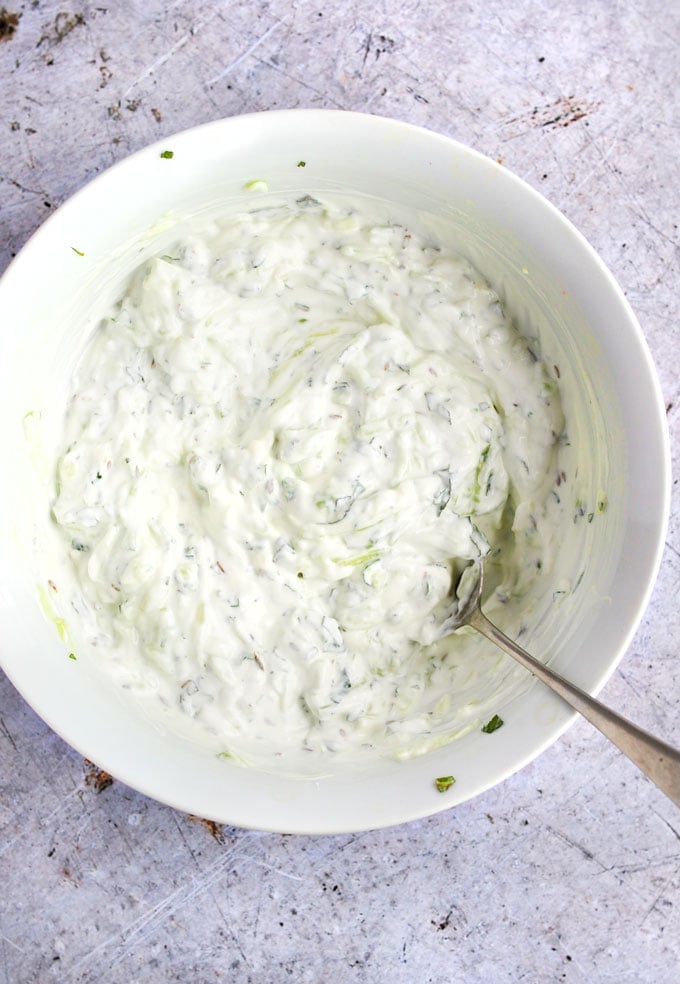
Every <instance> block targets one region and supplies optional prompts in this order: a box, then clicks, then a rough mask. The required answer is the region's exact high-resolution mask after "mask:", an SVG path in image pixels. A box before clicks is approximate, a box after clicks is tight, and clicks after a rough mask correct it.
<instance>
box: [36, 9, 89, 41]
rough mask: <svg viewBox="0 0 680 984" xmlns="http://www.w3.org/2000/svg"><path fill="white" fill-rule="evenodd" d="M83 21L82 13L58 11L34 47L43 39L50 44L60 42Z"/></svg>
mask: <svg viewBox="0 0 680 984" xmlns="http://www.w3.org/2000/svg"><path fill="white" fill-rule="evenodd" d="M84 23H85V18H84V16H83V15H82V14H67V13H64V12H63V11H62V12H60V13H58V14H57V16H56V17H55V18H54V23H53V25H52V28H51V30H49V31H47V32H46V33H45V34H43V35H42V36H41V38H40V40H39V41H38V43H37V45H36V48H39V47H40V45H41V44H42V43H43V41H46V42H47V43H48V44H50V45H54V44H60V43H61V42H62V41H63V40H64V38H66V37H68V35H69V34H70V33H71V31H74V30H75V29H76V27H79V26H80V25H81V24H84Z"/></svg>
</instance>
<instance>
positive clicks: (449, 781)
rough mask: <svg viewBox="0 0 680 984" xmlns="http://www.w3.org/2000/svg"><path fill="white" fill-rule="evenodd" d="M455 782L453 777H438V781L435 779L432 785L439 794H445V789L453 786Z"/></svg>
mask: <svg viewBox="0 0 680 984" xmlns="http://www.w3.org/2000/svg"><path fill="white" fill-rule="evenodd" d="M455 781H456V780H455V779H454V777H453V776H440V777H439V779H435V781H434V784H435V786H436V787H437V789H438V790H439V792H440V793H445V792H446V790H447V789H450V788H451V786H453V784H454V783H455Z"/></svg>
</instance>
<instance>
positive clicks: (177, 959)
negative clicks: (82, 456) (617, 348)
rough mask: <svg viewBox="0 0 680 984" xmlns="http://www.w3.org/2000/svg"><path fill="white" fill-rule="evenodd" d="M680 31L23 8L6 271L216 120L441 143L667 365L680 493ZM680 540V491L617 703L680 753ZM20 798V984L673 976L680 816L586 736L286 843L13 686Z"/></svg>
mask: <svg viewBox="0 0 680 984" xmlns="http://www.w3.org/2000/svg"><path fill="white" fill-rule="evenodd" d="M679 14H680V8H679V6H678V4H677V2H675V3H674V2H669V0H638V2H637V3H634V4H633V3H629V2H622V0H590V2H588V0H562V2H561V3H560V4H549V3H547V2H546V0H526V2H519V3H513V2H508V0H488V2H486V3H477V4H472V3H463V2H460V0H449V2H446V0H432V2H429V3H427V2H422V3H419V2H416V0H401V2H389V0H377V2H374V3H371V4H367V3H361V2H359V0H346V2H344V3H342V4H338V5H337V6H331V5H322V4H321V3H319V2H305V0H293V2H292V3H291V2H284V0H272V2H264V0H234V2H231V3H227V2H223V3H220V2H216V0H197V2H187V0H175V2H165V3H162V2H159V0H146V2H143V3H142V2H132V0H122V2H114V0H108V2H107V0H101V5H97V4H95V3H91V2H85V0H70V2H64V3H51V2H47V0H44V2H36V0H33V2H24V3H19V2H12V0H8V6H7V7H2V8H1V9H0V134H1V135H2V136H1V140H0V269H4V267H5V266H6V265H7V263H8V262H9V260H10V257H11V256H12V255H13V254H14V253H15V252H16V251H17V250H18V249H20V247H21V246H22V244H23V243H24V242H25V241H26V239H27V238H28V236H29V235H30V233H31V232H32V231H33V230H34V229H36V228H37V227H38V226H39V225H40V224H41V222H42V221H43V220H44V218H45V217H46V216H47V215H48V214H49V212H50V211H51V210H52V209H54V208H55V207H56V206H58V205H59V203H60V202H63V201H64V200H65V199H66V198H68V197H69V195H71V194H72V193H73V192H74V191H75V190H76V189H77V188H79V187H81V186H82V185H83V184H84V183H85V182H86V181H88V180H89V179H90V178H92V177H93V176H94V175H95V174H97V173H99V172H100V171H102V170H103V169H105V168H106V167H107V166H108V165H110V164H112V163H114V162H115V161H117V160H120V159H121V158H122V157H124V156H125V155H127V154H128V153H129V152H130V151H133V150H136V149H137V148H139V147H142V146H143V145H145V144H146V143H149V142H151V141H152V140H154V139H156V138H157V137H161V136H163V135H166V134H171V133H173V132H175V131H177V130H180V129H183V128H185V127H188V126H192V125H194V124H196V123H201V122H204V121H207V120H212V119H217V118H219V117H223V116H230V115H233V114H236V113H241V112H248V111H253V110H264V109H272V108H276V107H295V106H306V107H314V106H318V107H340V108H343V109H353V110H361V111H369V112H373V113H379V114H384V115H389V116H394V117H397V118H399V119H403V120H408V121H410V122H414V123H420V124H423V125H425V126H428V127H431V128H433V129H435V130H439V131H441V132H442V133H446V134H449V135H451V136H454V137H457V138H458V139H460V140H462V141H464V142H466V143H468V144H471V145H473V146H474V147H476V148H477V149H479V150H481V151H483V152H484V153H486V154H488V155H489V156H491V157H494V158H498V159H500V160H502V161H503V163H504V164H505V165H507V166H508V167H509V168H511V169H512V170H513V171H515V172H516V173H517V174H519V175H520V176H521V177H523V178H525V179H526V180H527V181H529V182H530V183H531V184H533V185H534V186H535V187H537V188H538V189H539V190H540V191H541V192H543V193H544V194H545V195H546V196H547V197H548V198H550V199H551V200H552V201H553V202H554V203H555V204H556V205H557V206H558V207H559V208H560V209H562V210H563V211H564V212H565V213H566V215H567V216H568V217H569V218H570V219H571V220H572V221H573V222H574V223H575V224H576V225H577V226H578V228H580V229H581V231H582V232H583V233H585V235H586V236H587V237H588V239H589V240H590V241H591V243H593V245H594V246H595V248H596V249H597V250H598V251H599V253H600V254H601V256H602V257H603V258H604V260H605V262H606V263H607V264H608V265H609V267H610V268H611V270H612V271H613V272H614V274H615V276H616V277H617V279H618V280H619V282H620V283H621V285H622V286H623V288H624V290H625V291H626V293H627V295H628V297H629V299H630V301H631V303H632V304H633V307H634V309H635V310H636V313H637V315H638V317H639V319H640V321H641V324H642V326H643V329H644V331H645V334H646V336H647V339H648V342H649V345H650V347H651V349H652V352H653V354H654V357H655V359H656V362H657V366H658V369H659V375H660V378H661V383H662V386H663V390H664V396H665V399H666V403H667V406H668V419H669V423H670V427H671V436H672V442H673V453H674V464H675V466H676V467H675V473H676V474H677V455H678V447H679V446H680V442H679V441H678V436H679V434H678V430H679V427H678V420H679V419H680V407H679V405H678V402H679V394H678V389H679V383H678V378H679V372H678V368H679V366H678V362H679V359H678V354H679V350H680V345H679V343H678V321H677V316H678V303H677V296H678V291H677V286H678V263H677V260H678V246H677V244H678V227H677V222H678V219H679V216H678V213H679V209H678V205H679V203H680V192H679V184H678V179H677V169H678V146H679V138H678V128H679V125H680V114H679V113H678V106H679V102H680V100H679V92H680V86H679V82H680V79H679V76H678V52H679V47H680V46H679V42H680V15H679ZM14 15H16V16H14ZM36 289H39V284H38V285H36ZM0 330H3V331H6V330H9V326H7V325H4V324H2V312H0ZM6 468H7V464H5V469H6ZM3 480H7V472H6V471H5V473H4V475H3ZM675 482H677V479H675ZM679 518H680V517H679V498H678V492H677V485H674V486H673V505H672V514H671V522H670V528H669V534H668V542H667V547H666V550H665V553H664V558H663V563H662V567H661V574H660V577H659V580H658V583H657V586H656V590H655V593H654V596H653V599H652V603H651V605H650V607H649V610H648V612H647V616H646V618H645V620H644V622H643V624H642V626H641V628H640V630H639V632H638V633H637V636H636V638H635V640H634V642H633V644H632V646H631V648H630V651H629V652H628V654H627V656H626V658H625V660H624V662H623V663H622V665H621V669H620V670H619V671H618V672H617V673H616V675H615V676H614V678H613V679H612V681H611V682H610V683H609V685H608V686H607V687H606V689H605V691H604V694H603V696H604V697H605V699H606V700H607V701H609V702H610V703H611V704H613V705H615V706H616V707H618V708H620V709H621V710H622V711H623V712H624V713H626V714H628V715H629V716H631V717H633V718H634V719H636V720H638V721H639V722H640V723H642V724H643V725H645V726H647V727H648V728H650V729H651V730H653V731H656V732H658V733H660V734H663V735H665V736H666V737H668V738H669V739H672V740H674V741H675V742H676V743H680V723H679V721H678V697H679V695H680V666H679V660H678V635H679V631H678V630H679V629H680V615H679V613H678V600H677V599H678V589H679V587H680V552H679V551H680V537H679ZM1 646H2V640H0V647H1ZM0 786H1V789H0V831H1V832H0V980H2V981H5V982H7V984H17V982H24V981H25V982H34V981H39V982H43V981H44V982H53V981H57V982H62V981H64V982H70V981H74V982H75V981H78V982H121V984H122V982H126V984H127V982H132V981H143V982H147V981H150V982H156V981H158V982H161V981H181V982H207V981H213V980H225V981H234V982H241V981H243V982H245V981H253V982H269V981H271V982H278V981H287V980H291V981H296V982H297V981H309V982H326V981H333V982H336V981H337V982H345V981H351V982H354V981H356V982H374V981H375V982H379V981H385V980H389V981H391V982H394V984H398V982H408V984H410V982H437V984H439V982H442V984H443V982H459V981H464V982H471V984H476V982H482V981H485V982H486V981H491V982H516V981H527V982H531V984H534V982H553V981H555V982H557V981H567V982H581V981H583V982H586V981H587V982H588V984H597V982H612V984H646V982H649V984H676V982H677V981H678V979H679V975H680V971H679V969H678V947H679V941H680V891H679V889H680V812H679V811H678V810H677V809H676V808H675V807H673V806H672V804H670V802H669V801H668V800H666V799H665V798H664V796H663V795H662V794H661V793H659V792H658V791H657V790H656V789H655V788H654V787H652V786H651V784H650V783H648V782H647V781H645V780H644V779H643V778H642V777H641V776H640V775H639V774H638V773H637V772H636V770H635V769H634V767H633V766H632V765H630V764H629V763H628V762H627V761H626V760H625V759H623V758H622V756H620V755H619V754H618V753H617V752H615V751H614V750H613V749H612V748H611V747H609V746H608V745H607V743H606V742H605V740H604V739H602V738H601V737H600V736H599V735H598V734H597V733H595V732H593V731H592V730H591V729H590V728H589V727H588V726H587V725H586V724H585V723H578V724H576V725H575V726H574V727H573V728H572V729H571V730H570V731H569V733H568V734H567V735H566V736H565V737H564V738H563V739H562V740H561V741H559V742H558V743H557V744H556V745H555V746H554V747H553V748H552V749H551V750H550V751H548V752H547V753H546V754H544V755H543V756H542V757H541V758H540V759H539V760H538V761H537V762H535V763H534V764H533V765H531V766H529V767H527V768H526V769H524V770H523V771H522V772H521V773H520V774H519V775H517V776H515V777H514V778H512V779H510V780H508V781H507V782H505V783H504V784H503V785H502V786H500V787H498V788H497V789H495V790H492V791H491V792H489V793H487V794H485V795H484V796H482V797H480V798H479V799H476V800H474V801H473V802H471V803H468V804H466V805H464V806H462V807H460V808H457V809H455V810H451V811H449V812H447V813H444V814H442V815H440V816H438V817H435V818H433V819H431V820H426V821H422V822H418V823H413V824H409V825H406V826H402V827H397V828H393V829H389V830H386V831H382V832H378V833H367V834H360V835H353V836H345V837H318V838H311V837H286V836H280V835H269V834H261V833H252V832H247V831H243V830H238V829H234V828H230V827H219V826H215V825H213V824H208V823H206V822H205V821H199V820H197V819H196V818H193V817H188V816H185V815H182V814H179V813H176V812H173V811H172V810H170V809H167V808H165V807H162V806H159V805H158V804H156V803H153V802H150V801H148V800H146V799H145V798H144V797H142V796H140V795H138V794H137V793H135V792H133V791H131V790H130V789H128V788H126V787H124V786H122V785H121V784H120V783H118V782H114V783H113V784H112V785H107V782H106V777H105V776H102V775H101V774H99V773H98V772H97V770H96V769H95V768H94V767H92V766H91V765H89V764H88V763H86V762H83V760H82V758H80V757H79V756H78V755H77V754H76V753H75V752H74V751H72V750H71V749H70V748H68V747H67V746H66V745H64V743H63V742H62V741H61V740H60V739H58V738H57V737H55V736H54V735H53V734H52V733H51V732H50V731H49V730H48V729H47V727H46V726H45V725H44V724H43V723H42V722H41V721H40V720H39V719H38V718H36V716H35V715H34V714H33V713H32V711H31V710H30V709H29V708H28V707H27V706H26V705H25V703H24V702H23V701H22V700H21V698H20V697H19V696H18V694H17V693H16V692H15V691H14V689H13V688H12V686H11V685H10V684H9V683H8V682H7V681H6V680H5V679H4V677H3V678H1V679H0Z"/></svg>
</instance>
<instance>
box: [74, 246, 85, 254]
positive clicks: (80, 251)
mask: <svg viewBox="0 0 680 984" xmlns="http://www.w3.org/2000/svg"><path fill="white" fill-rule="evenodd" d="M71 249H72V250H73V252H74V253H76V254H77V255H78V256H85V254H84V253H83V251H82V249H76V248H75V246H71Z"/></svg>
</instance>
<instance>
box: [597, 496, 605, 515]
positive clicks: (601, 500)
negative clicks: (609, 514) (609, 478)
mask: <svg viewBox="0 0 680 984" xmlns="http://www.w3.org/2000/svg"><path fill="white" fill-rule="evenodd" d="M606 508H607V496H606V495H605V494H604V493H601V494H600V495H599V496H598V497H597V511H598V512H599V513H603V512H604V511H605V509H606Z"/></svg>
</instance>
